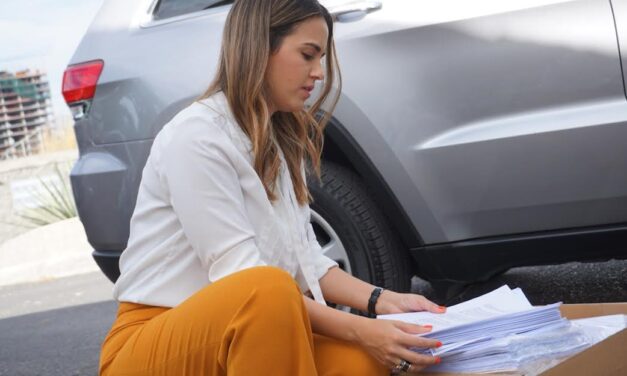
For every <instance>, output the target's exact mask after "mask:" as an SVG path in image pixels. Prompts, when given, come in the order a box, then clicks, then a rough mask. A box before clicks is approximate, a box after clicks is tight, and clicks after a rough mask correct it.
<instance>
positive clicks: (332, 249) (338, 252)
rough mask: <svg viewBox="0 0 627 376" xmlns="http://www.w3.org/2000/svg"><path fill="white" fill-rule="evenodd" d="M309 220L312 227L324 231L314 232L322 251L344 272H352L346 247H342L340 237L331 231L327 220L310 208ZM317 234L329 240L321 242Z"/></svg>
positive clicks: (331, 228)
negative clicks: (320, 232)
mask: <svg viewBox="0 0 627 376" xmlns="http://www.w3.org/2000/svg"><path fill="white" fill-rule="evenodd" d="M311 222H312V225H313V226H314V229H316V230H318V231H322V232H324V234H316V237H317V238H318V240H319V243H320V246H321V247H322V253H323V254H324V255H325V256H327V257H328V258H330V259H332V260H334V261H336V262H337V263H338V264H340V267H341V268H342V269H344V271H345V272H347V273H349V274H353V273H352V269H351V263H350V260H349V259H348V253H347V252H346V248H344V244H342V241H341V240H340V237H339V236H338V235H337V233H336V232H335V231H333V227H331V225H330V224H329V222H327V221H326V220H325V219H324V218H322V216H321V215H320V214H318V213H316V212H315V211H314V210H311ZM319 235H322V238H325V240H326V239H329V240H328V241H327V242H326V243H324V244H323V243H322V242H320V237H319Z"/></svg>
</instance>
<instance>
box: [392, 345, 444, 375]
mask: <svg viewBox="0 0 627 376" xmlns="http://www.w3.org/2000/svg"><path fill="white" fill-rule="evenodd" d="M401 359H404V360H406V361H408V362H409V363H411V367H410V369H409V372H418V371H420V370H422V369H424V368H425V367H429V366H432V365H434V364H439V363H440V361H441V360H440V357H438V356H429V355H422V354H418V353H416V352H413V351H411V350H407V349H404V348H403V349H400V350H399V360H398V362H396V363H395V364H394V365H396V364H400V363H401V361H402V360H401Z"/></svg>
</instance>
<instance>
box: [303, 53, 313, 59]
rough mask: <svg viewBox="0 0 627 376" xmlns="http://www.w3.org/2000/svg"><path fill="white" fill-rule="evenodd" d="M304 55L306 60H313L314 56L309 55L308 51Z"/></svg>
mask: <svg viewBox="0 0 627 376" xmlns="http://www.w3.org/2000/svg"><path fill="white" fill-rule="evenodd" d="M303 57H304V58H305V60H311V59H313V58H314V57H313V56H311V55H307V54H306V53H303Z"/></svg>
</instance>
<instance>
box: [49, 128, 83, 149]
mask: <svg viewBox="0 0 627 376" xmlns="http://www.w3.org/2000/svg"><path fill="white" fill-rule="evenodd" d="M42 136H43V142H44V152H45V153H50V152H55V151H62V150H74V149H76V148H77V145H76V137H75V136H74V129H73V128H72V127H67V126H66V127H60V128H55V129H51V128H48V129H46V130H44V132H43V135H42Z"/></svg>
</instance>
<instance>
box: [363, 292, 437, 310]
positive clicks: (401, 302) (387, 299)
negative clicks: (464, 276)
mask: <svg viewBox="0 0 627 376" xmlns="http://www.w3.org/2000/svg"><path fill="white" fill-rule="evenodd" d="M375 311H376V312H377V315H384V314H388V313H404V312H418V311H428V312H432V313H444V312H446V307H442V306H439V305H437V304H435V303H433V302H432V301H430V300H429V299H427V298H425V297H424V296H422V295H418V294H399V293H397V292H394V291H390V290H383V292H382V293H381V295H380V296H379V300H378V301H377V304H376V306H375Z"/></svg>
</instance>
